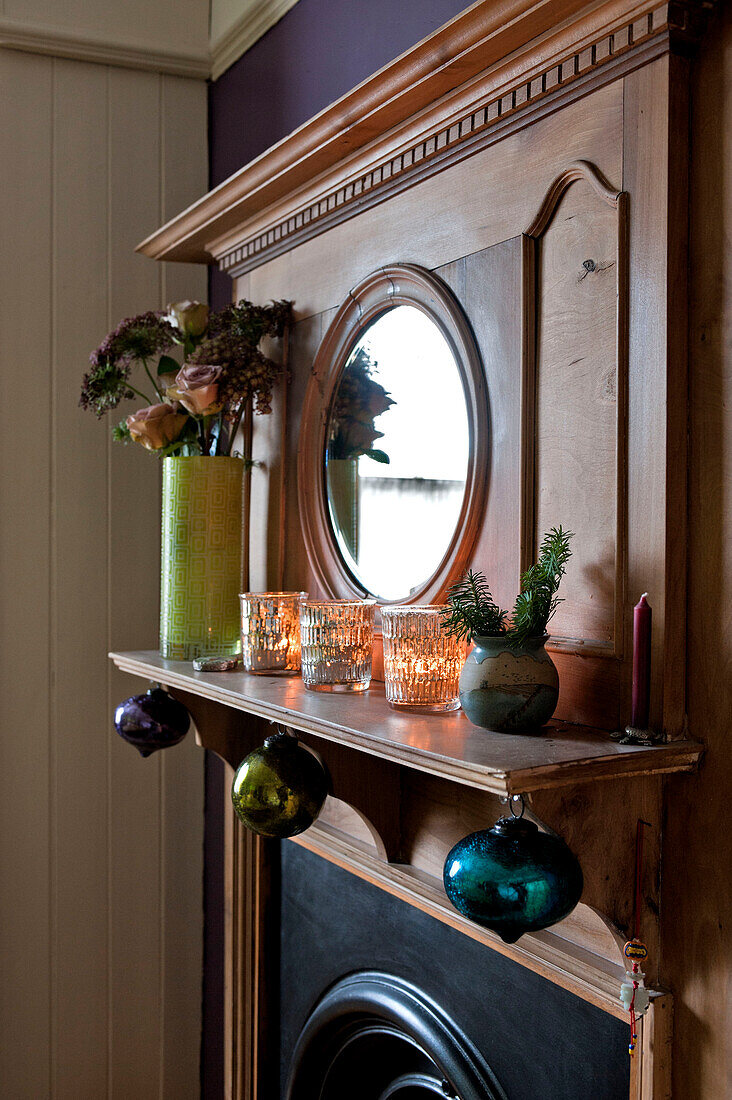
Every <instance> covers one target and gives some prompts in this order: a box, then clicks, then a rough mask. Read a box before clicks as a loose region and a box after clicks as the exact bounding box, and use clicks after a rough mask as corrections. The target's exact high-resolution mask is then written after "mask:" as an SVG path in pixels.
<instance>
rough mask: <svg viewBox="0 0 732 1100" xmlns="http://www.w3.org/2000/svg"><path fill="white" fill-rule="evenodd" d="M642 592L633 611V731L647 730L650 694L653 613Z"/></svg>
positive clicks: (631, 722) (645, 594)
mask: <svg viewBox="0 0 732 1100" xmlns="http://www.w3.org/2000/svg"><path fill="white" fill-rule="evenodd" d="M647 595H648V593H647V592H644V593H643V595H642V596H641V598H640V599H639V601H638V603H637V604H636V605H635V607H634V609H633V710H632V715H631V719H630V724H631V726H634V727H635V729H641V730H646V729H648V709H649V702H650V693H651V621H652V615H653V612H652V611H651V606H650V604H649V603H648V600H647V599H646V596H647Z"/></svg>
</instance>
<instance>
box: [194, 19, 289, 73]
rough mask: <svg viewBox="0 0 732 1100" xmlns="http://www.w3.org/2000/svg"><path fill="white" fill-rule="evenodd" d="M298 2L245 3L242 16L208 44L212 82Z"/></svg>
mask: <svg viewBox="0 0 732 1100" xmlns="http://www.w3.org/2000/svg"><path fill="white" fill-rule="evenodd" d="M297 2H298V0H244V4H243V8H244V10H243V11H242V14H241V15H240V16H239V18H238V19H237V20H236V22H235V23H234V24H232V26H231V27H229V29H228V30H226V31H225V32H224V33H223V34H222V35H221V36H220V37H219V38H217V39H216V41H215V42H212V43H211V78H212V79H213V80H218V78H219V77H220V76H222V75H223V73H225V72H226V70H227V69H228V68H230V67H231V66H232V65H233V64H234V62H235V61H238V59H239V58H240V57H241V56H242V54H244V53H246V51H247V50H248V49H249V48H250V47H251V46H253V45H254V43H255V42H257V41H258V40H259V39H260V38H261V37H262V35H263V34H266V33H267V31H268V30H269V29H270V27H273V26H274V25H275V23H279V21H280V19H282V17H283V15H287V13H288V11H290V9H291V8H294V6H295V4H297Z"/></svg>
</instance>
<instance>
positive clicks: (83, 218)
mask: <svg viewBox="0 0 732 1100" xmlns="http://www.w3.org/2000/svg"><path fill="white" fill-rule="evenodd" d="M0 83H2V90H3V95H2V105H1V106H0V132H1V133H2V138H3V146H4V148H5V150H6V152H7V157H8V159H7V160H6V161H4V162H3V163H4V165H5V168H4V169H0V174H2V188H3V194H4V200H5V201H4V207H3V210H4V213H3V215H2V218H0V245H1V246H2V255H3V266H2V269H1V270H0V291H1V299H2V306H1V307H0V310H1V312H2V318H3V321H4V329H5V330H6V338H5V339H4V340H3V346H2V350H0V356H2V364H1V367H2V369H1V370H0V379H1V380H2V381H1V383H0V384H2V386H3V399H4V401H5V407H6V408H8V407H10V405H12V404H13V403H17V401H18V391H17V387H18V384H19V380H20V378H22V380H23V381H22V385H23V386H24V387H26V388H27V389H28V392H29V393H31V394H32V396H31V398H28V397H27V394H26V396H25V397H24V398H23V402H24V403H26V404H27V403H28V401H29V400H30V403H31V405H32V413H31V414H30V418H29V417H28V416H20V415H18V416H17V417H10V418H8V419H6V423H5V428H4V431H3V433H2V440H1V441H0V446H2V447H3V448H7V452H6V451H5V449H3V457H4V458H5V468H6V470H10V469H12V470H13V474H12V477H11V476H8V477H5V478H3V479H2V490H1V492H2V501H1V502H0V506H1V507H2V516H3V522H2V526H1V528H0V531H1V532H2V534H1V535H0V555H1V556H2V564H3V569H2V584H1V586H0V600H1V601H2V630H3V639H2V641H3V653H4V662H3V669H4V676H3V692H2V700H1V702H0V706H1V707H2V718H1V724H2V727H3V730H4V731H15V732H14V733H13V735H12V737H9V738H8V737H5V738H4V740H3V749H2V769H1V770H2V783H3V789H2V798H0V803H1V804H2V807H3V810H2V814H3V816H2V830H1V835H0V870H1V873H2V879H3V883H4V891H5V892H6V893H5V896H6V903H7V904H6V907H5V910H4V912H3V917H2V920H1V921H0V958H1V959H2V967H3V977H2V982H0V985H1V986H2V998H3V1011H2V1015H3V1019H4V1021H5V1026H4V1029H3V1041H2V1052H1V1053H0V1078H1V1079H2V1082H3V1086H2V1091H3V1092H4V1093H5V1094H7V1095H8V1096H12V1097H14V1098H15V1097H17V1098H18V1100H25V1097H28V1098H31V1097H33V1098H35V1097H41V1096H52V1095H53V1096H57V1097H59V1098H61V1097H66V1096H72V1095H73V1096H78V1095H83V1096H94V1097H102V1096H112V1095H116V1096H123V1097H127V1096H130V1095H135V1096H140V1097H141V1098H145V1097H148V1096H150V1097H152V1096H159V1095H161V1094H163V1093H166V1094H168V1093H174V1094H175V1095H180V1096H182V1097H184V1096H193V1095H197V1091H198V1085H197V1083H198V1045H199V1032H200V1024H199V1020H200V1017H199V1012H200V980H201V979H200V968H201V873H200V872H201V840H202V754H201V753H200V750H198V749H197V748H196V746H195V744H194V742H193V738H190V739H189V742H188V743H185V744H184V745H183V746H181V747H180V748H179V749H176V750H175V751H174V754H173V756H172V757H171V758H170V760H169V761H168V760H167V759H165V760H164V759H163V758H162V756H161V757H159V758H152V759H151V760H149V761H146V762H145V761H142V759H141V758H139V757H138V756H137V754H135V753H134V752H133V751H131V750H130V748H129V746H127V745H124V744H123V743H122V742H121V741H120V739H119V738H117V737H116V736H115V734H114V732H113V729H112V726H111V713H112V708H113V706H114V705H115V704H116V703H118V702H119V701H120V700H121V699H123V698H125V697H126V696H127V695H129V694H131V693H132V692H133V691H134V690H135V689H136V688H137V689H138V690H139V689H140V688H142V689H144V687H145V686H146V684H145V681H137V682H135V681H131V680H130V679H129V678H127V677H121V676H118V675H117V674H116V673H115V672H114V671H113V670H110V669H109V666H106V667H105V662H103V661H102V662H101V663H100V662H99V651H100V648H101V650H104V649H105V648H107V647H108V645H109V644H110V642H113V641H114V640H115V639H116V640H117V641H121V640H122V639H123V638H124V639H127V638H129V636H130V635H131V634H134V635H135V636H137V637H138V638H139V639H140V641H141V642H145V643H147V644H150V645H153V644H155V641H156V637H157V617H158V590H159V583H158V574H159V536H158V531H159V518H158V517H159V488H158V479H159V469H158V467H157V465H156V463H155V461H154V459H153V460H152V461H151V456H149V455H147V454H143V453H142V451H139V452H137V451H136V450H135V449H133V448H131V449H129V450H123V449H118V450H117V451H114V452H113V451H112V450H111V443H110V442H109V429H110V426H111V425H110V423H109V422H97V421H96V420H95V419H94V417H93V416H90V415H89V414H88V413H84V412H82V411H81V410H80V409H79V408H78V404H77V403H78V394H79V388H80V384H81V377H82V374H83V372H84V370H85V364H86V363H87V361H88V356H89V353H90V350H91V349H92V348H93V347H94V346H95V345H96V344H97V343H98V342H99V341H100V340H101V338H102V337H103V336H104V335H105V333H106V332H107V331H108V330H109V329H110V328H112V327H113V325H115V324H116V323H117V322H118V321H119V320H120V319H121V318H122V317H124V316H129V315H130V314H132V313H134V312H137V311H141V310H144V309H148V308H150V306H153V307H156V306H159V305H162V304H164V302H165V297H164V295H165V293H166V292H170V293H173V294H175V295H176V296H182V294H181V291H182V289H183V279H181V278H178V279H177V281H176V275H175V274H173V273H172V272H171V273H168V275H167V283H164V274H165V273H164V270H163V268H162V267H161V268H160V269H159V270H157V271H156V270H155V269H154V268H153V266H152V265H149V264H146V263H145V262H144V260H142V259H141V258H140V257H137V256H135V255H134V251H133V245H134V242H135V240H136V239H137V236H138V235H139V226H140V224H141V223H142V222H144V223H146V224H147V225H148V227H152V226H153V225H154V224H156V222H157V221H158V220H159V219H160V218H161V217H165V216H166V214H167V213H169V212H171V205H169V203H170V204H173V205H174V206H175V207H176V208H177V206H178V205H179V203H180V202H183V201H186V200H187V199H188V198H190V197H191V195H192V194H194V193H195V192H196V191H197V190H198V189H199V188H201V187H202V186H203V185H204V182H205V171H204V165H203V161H202V160H200V161H199V160H197V157H196V156H195V155H194V154H198V155H199V156H200V157H202V156H203V155H204V154H205V143H204V140H203V137H204V125H205V94H204V89H203V87H202V86H201V85H200V84H198V83H197V82H195V83H193V82H189V81H184V80H183V81H180V82H178V81H176V80H175V79H173V80H172V81H171V82H170V83H166V81H165V80H164V79H163V78H160V77H158V76H157V75H140V74H138V73H134V72H132V71H131V70H110V69H109V68H106V67H104V66H102V65H87V64H84V63H81V62H75V61H66V60H54V59H52V58H41V57H34V56H32V55H30V54H22V53H11V52H8V51H5V50H2V51H0ZM192 89H195V90H192ZM80 105H81V106H80ZM183 116H185V118H186V119H187V123H188V126H187V127H185V126H184V125H183V121H182V118H183ZM191 127H195V128H196V130H197V136H196V137H195V138H194V137H192V131H191ZM181 274H182V272H179V273H178V275H181ZM185 283H186V284H187V293H186V296H188V294H190V295H192V296H195V295H196V294H198V295H199V296H202V295H203V293H204V292H205V279H204V273H203V272H194V273H193V275H192V276H186V279H185ZM8 387H12V392H11V390H10V389H9V388H8ZM123 411H125V410H122V409H121V410H120V414H121V413H122V412H123ZM39 662H40V664H39ZM39 669H40V671H39ZM6 785H7V786H6ZM172 913H175V915H176V916H175V919H171V914H172Z"/></svg>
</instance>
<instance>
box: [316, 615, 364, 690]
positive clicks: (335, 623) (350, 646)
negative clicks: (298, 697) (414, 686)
mask: <svg viewBox="0 0 732 1100" xmlns="http://www.w3.org/2000/svg"><path fill="white" fill-rule="evenodd" d="M375 607H376V600H304V601H303V604H302V606H301V608H300V634H301V640H302V681H303V683H304V685H305V687H306V688H308V689H309V690H310V691H344V692H345V691H366V689H367V688H368V686H369V684H370V683H371V656H372V651H373V644H374V609H375Z"/></svg>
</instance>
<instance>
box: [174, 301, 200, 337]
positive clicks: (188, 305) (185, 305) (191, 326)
mask: <svg viewBox="0 0 732 1100" xmlns="http://www.w3.org/2000/svg"><path fill="white" fill-rule="evenodd" d="M168 319H169V320H170V322H171V324H174V325H176V326H177V327H178V328H179V329H180V330H181V332H182V333H184V334H185V335H186V336H193V337H196V336H203V334H204V332H205V331H206V329H207V328H208V306H207V305H204V303H203V302H192V301H190V299H188V298H186V300H185V301H183V302H173V303H172V304H171V305H169V306H168Z"/></svg>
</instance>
